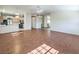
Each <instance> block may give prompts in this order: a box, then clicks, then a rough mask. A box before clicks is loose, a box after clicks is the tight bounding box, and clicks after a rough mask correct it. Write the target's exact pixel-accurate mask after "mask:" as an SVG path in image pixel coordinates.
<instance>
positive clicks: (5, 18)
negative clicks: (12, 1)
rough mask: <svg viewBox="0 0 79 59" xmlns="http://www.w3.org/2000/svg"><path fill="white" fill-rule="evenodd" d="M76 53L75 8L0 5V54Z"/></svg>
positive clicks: (78, 11)
mask: <svg viewBox="0 0 79 59" xmlns="http://www.w3.org/2000/svg"><path fill="white" fill-rule="evenodd" d="M78 53H79V6H78V5H0V54H78Z"/></svg>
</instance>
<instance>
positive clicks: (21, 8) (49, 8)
mask: <svg viewBox="0 0 79 59" xmlns="http://www.w3.org/2000/svg"><path fill="white" fill-rule="evenodd" d="M38 7H39V8H40V9H41V10H43V12H42V13H40V14H41V15H45V14H50V13H52V12H55V11H79V6H77V5H0V10H1V9H5V10H7V11H8V12H20V13H22V12H25V11H30V12H31V13H32V14H37V12H36V11H37V9H38Z"/></svg>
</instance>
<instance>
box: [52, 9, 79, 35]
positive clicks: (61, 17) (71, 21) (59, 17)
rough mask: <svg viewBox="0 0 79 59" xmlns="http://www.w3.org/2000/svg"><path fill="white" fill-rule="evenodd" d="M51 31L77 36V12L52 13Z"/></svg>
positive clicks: (78, 15) (78, 27) (78, 19)
mask: <svg viewBox="0 0 79 59" xmlns="http://www.w3.org/2000/svg"><path fill="white" fill-rule="evenodd" d="M51 30H53V31H59V32H64V33H70V34H77V35H79V12H78V11H59V12H54V13H52V14H51Z"/></svg>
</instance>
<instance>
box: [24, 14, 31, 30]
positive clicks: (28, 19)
mask: <svg viewBox="0 0 79 59" xmlns="http://www.w3.org/2000/svg"><path fill="white" fill-rule="evenodd" d="M24 30H31V14H30V13H24Z"/></svg>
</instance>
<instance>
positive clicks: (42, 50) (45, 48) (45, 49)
mask: <svg viewBox="0 0 79 59" xmlns="http://www.w3.org/2000/svg"><path fill="white" fill-rule="evenodd" d="M58 53H59V51H57V50H55V49H54V48H52V47H50V46H48V45H46V44H42V45H41V46H39V47H38V48H36V49H34V50H32V51H31V52H29V53H28V54H58Z"/></svg>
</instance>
